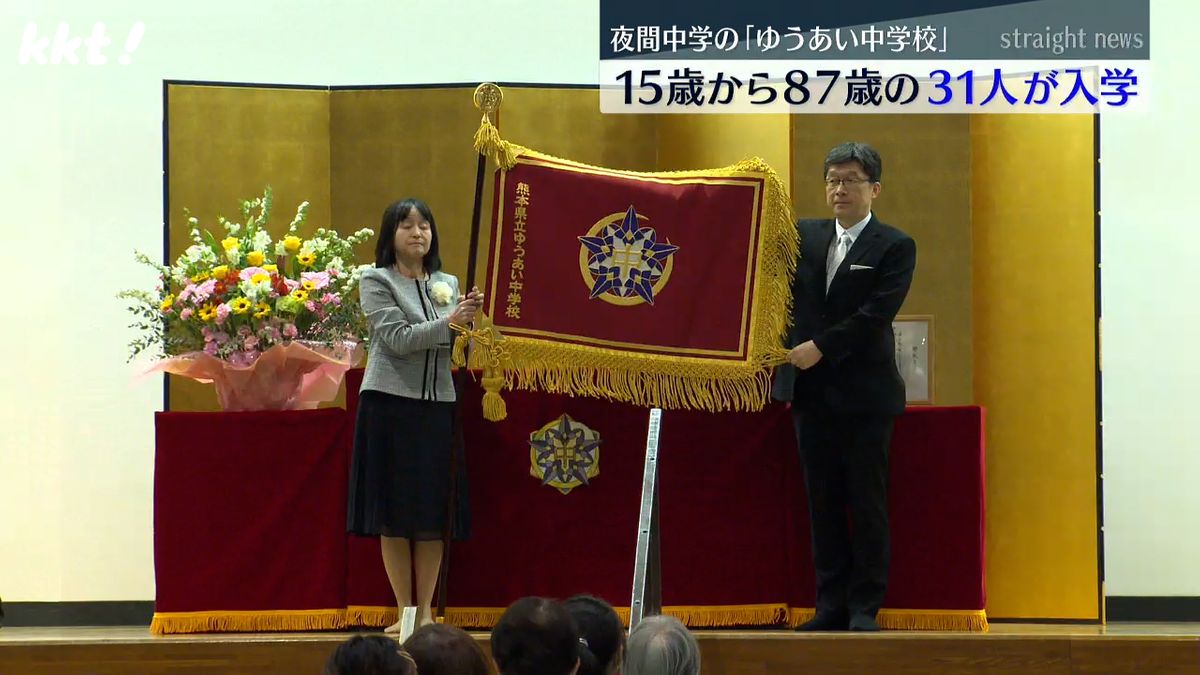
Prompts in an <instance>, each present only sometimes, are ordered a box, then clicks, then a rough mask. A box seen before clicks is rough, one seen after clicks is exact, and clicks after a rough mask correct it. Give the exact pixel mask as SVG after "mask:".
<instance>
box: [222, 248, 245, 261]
mask: <svg viewBox="0 0 1200 675" xmlns="http://www.w3.org/2000/svg"><path fill="white" fill-rule="evenodd" d="M225 257H226V258H227V259H228V260H229V262H230V263H232V264H234V265H236V264H238V263H239V262H240V261H241V260H242V254H241V253H239V252H238V250H237V249H236V248H231V249H229V250H228V251H225Z"/></svg>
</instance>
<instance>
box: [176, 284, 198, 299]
mask: <svg viewBox="0 0 1200 675" xmlns="http://www.w3.org/2000/svg"><path fill="white" fill-rule="evenodd" d="M195 292H196V285H195V284H193V283H188V285H187V287H186V288H184V289H183V290H182V291H179V297H178V298H175V302H183V301H184V300H187V299H188V297H190V296H191V295H192V293H195Z"/></svg>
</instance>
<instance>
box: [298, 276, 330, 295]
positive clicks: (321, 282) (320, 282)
mask: <svg viewBox="0 0 1200 675" xmlns="http://www.w3.org/2000/svg"><path fill="white" fill-rule="evenodd" d="M300 279H301V280H303V281H311V282H312V283H313V290H314V291H319V290H321V289H322V288H325V287H326V286H328V285H329V273H328V272H301V273H300Z"/></svg>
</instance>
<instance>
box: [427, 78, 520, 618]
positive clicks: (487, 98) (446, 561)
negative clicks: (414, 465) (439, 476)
mask: <svg viewBox="0 0 1200 675" xmlns="http://www.w3.org/2000/svg"><path fill="white" fill-rule="evenodd" d="M473 98H474V101H475V107H476V108H478V109H479V110H481V111H482V112H483V116H484V118H485V119H486V118H488V117H489V116H491V115H493V114H496V113H498V112H499V111H500V103H501V101H503V100H504V92H503V91H501V89H500V87H498V86H496V85H495V84H492V83H490V82H485V83H483V84H481V85H479V86H478V87H476V88H475V93H474V97H473ZM498 121H499V118H498V116H497V119H496V122H498ZM486 169H487V156H486V155H484V154H483V153H482V152H481V153H479V158H478V160H477V162H476V164H475V201H474V205H473V206H472V208H471V237H470V243H469V244H468V246H469V248H468V250H467V279H466V284H465V285H464V286H463V289H465V290H464V294H466V293H469V292H470V291H471V289H472V288H474V287H475V276H476V275H475V273H476V269H475V267H476V265H477V264H478V260H479V229H480V219H481V217H482V215H483V178H484V174H485V172H486ZM464 354H465V355H466V357H467V359H466V361H464V363H463V365H462V366H460V367H459V368H458V369H457V370H456V371H455V372H454V392H455V400H456V404H455V414H454V432H453V433H454V435H453V441H452V442H451V446H450V475H449V476H448V477H447V482H448V489H447V491H446V519H445V522H444V523H443V525H442V564H441V565H440V567H439V568H438V608H437V616H438V618H439V619H441V620H442V621H445V619H446V596H447V595H448V593H447V592H446V581H447V579H449V576H450V572H449V570H450V535H451V532H452V529H453V523H454V518H455V515H456V513H455V510H456V506H457V501H458V463H459V455H460V454H465V451H466V443H465V438H464V435H463V396H464V393H465V390H466V381H467V376H468V374H469V373H468V367H467V365H466V364H468V363H470V354H471V345H470V343H469V342H468V343H467V345H466V348H465V351H464Z"/></svg>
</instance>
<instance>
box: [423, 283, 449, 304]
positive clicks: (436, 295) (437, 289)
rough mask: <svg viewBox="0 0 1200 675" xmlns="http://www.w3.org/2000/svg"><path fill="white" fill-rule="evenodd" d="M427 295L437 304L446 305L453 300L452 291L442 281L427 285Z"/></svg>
mask: <svg viewBox="0 0 1200 675" xmlns="http://www.w3.org/2000/svg"><path fill="white" fill-rule="evenodd" d="M429 295H430V297H432V298H433V301H434V302H436V303H437V304H439V305H448V304H450V301H451V300H453V299H454V289H453V288H450V284H448V283H446V282H444V281H435V282H433V283H432V284H429Z"/></svg>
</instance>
